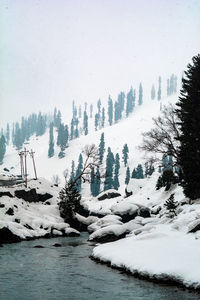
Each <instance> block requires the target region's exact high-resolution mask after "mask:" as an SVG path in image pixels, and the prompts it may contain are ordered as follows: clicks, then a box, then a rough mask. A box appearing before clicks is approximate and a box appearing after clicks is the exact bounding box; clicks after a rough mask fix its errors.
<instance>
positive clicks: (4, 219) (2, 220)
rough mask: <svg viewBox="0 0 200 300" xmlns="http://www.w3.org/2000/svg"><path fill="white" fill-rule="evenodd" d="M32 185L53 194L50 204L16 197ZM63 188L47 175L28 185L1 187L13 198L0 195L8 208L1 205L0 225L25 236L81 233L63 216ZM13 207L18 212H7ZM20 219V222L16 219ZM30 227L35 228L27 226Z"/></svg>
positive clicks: (23, 237) (39, 190)
mask: <svg viewBox="0 0 200 300" xmlns="http://www.w3.org/2000/svg"><path fill="white" fill-rule="evenodd" d="M30 188H36V191H37V193H40V194H45V193H46V192H47V193H50V194H51V195H52V196H53V197H52V198H50V199H48V200H47V201H48V202H49V203H50V205H45V202H37V203H29V202H27V201H24V200H23V199H19V198H17V197H14V191H16V190H22V189H25V190H26V191H28V190H29V189H30ZM59 190H60V189H59V188H58V187H55V186H53V185H52V184H51V183H50V182H48V181H47V180H45V179H43V178H39V179H38V180H31V181H29V182H28V188H25V187H24V185H17V186H13V187H9V188H8V187H1V188H0V191H1V192H10V193H11V194H12V195H13V198H11V197H8V196H2V197H1V198H0V202H1V204H4V205H5V206H4V207H1V208H0V228H3V227H7V228H9V229H10V230H11V231H12V232H13V233H14V234H15V235H17V236H19V237H20V238H21V239H26V238H33V237H42V236H44V235H45V234H47V233H51V231H52V233H53V234H54V235H62V233H61V230H63V231H65V233H66V234H70V233H77V234H78V233H79V232H78V231H77V230H75V229H73V228H71V227H70V226H69V224H67V223H64V220H63V219H62V218H61V217H60V213H59V209H58V192H59ZM9 208H12V209H13V210H14V215H8V214H6V211H7V210H8V209H9ZM16 219H18V220H19V222H20V223H17V222H16V221H15V220H16ZM27 225H28V226H30V227H31V228H32V229H30V228H28V227H25V226H27Z"/></svg>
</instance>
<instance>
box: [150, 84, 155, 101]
mask: <svg viewBox="0 0 200 300" xmlns="http://www.w3.org/2000/svg"><path fill="white" fill-rule="evenodd" d="M155 97H156V90H155V86H154V84H153V85H152V88H151V100H154V99H155Z"/></svg>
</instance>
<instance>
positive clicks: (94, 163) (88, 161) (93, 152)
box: [73, 144, 100, 184]
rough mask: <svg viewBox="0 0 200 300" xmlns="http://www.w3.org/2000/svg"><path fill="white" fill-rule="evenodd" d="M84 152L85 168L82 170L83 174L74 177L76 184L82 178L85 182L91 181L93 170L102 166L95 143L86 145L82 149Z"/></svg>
mask: <svg viewBox="0 0 200 300" xmlns="http://www.w3.org/2000/svg"><path fill="white" fill-rule="evenodd" d="M82 153H83V155H84V156H85V160H84V163H83V169H82V171H81V174H80V175H79V176H78V177H76V178H75V179H74V181H73V183H74V184H75V183H76V182H77V181H78V180H79V179H80V178H81V179H82V180H83V182H90V174H91V170H92V169H93V168H97V167H99V166H100V160H99V150H98V148H97V147H96V146H95V145H94V144H92V145H86V146H85V147H84V149H83V150H82Z"/></svg>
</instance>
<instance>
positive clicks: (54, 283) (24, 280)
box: [0, 233, 200, 300]
mask: <svg viewBox="0 0 200 300" xmlns="http://www.w3.org/2000/svg"><path fill="white" fill-rule="evenodd" d="M87 238H88V234H87V233H83V234H81V236H80V237H73V238H72V237H71V238H54V239H39V240H34V241H25V242H21V243H17V244H8V245H4V246H3V247H2V248H0V300H47V299H48V300H75V299H76V300H86V299H87V300H118V299H121V300H130V299H132V300H164V299H166V300H174V299H175V300H193V299H195V300H197V299H198V300H199V299H200V294H196V293H194V292H189V291H187V290H183V289H181V288H176V287H173V286H166V285H163V284H162V285H160V284H154V283H151V282H148V281H144V280H140V279H135V278H134V277H133V276H128V275H126V274H122V273H120V272H119V271H117V270H113V269H111V268H109V267H107V266H105V265H101V264H97V263H95V262H94V261H92V260H91V259H89V255H90V254H91V251H92V247H93V246H94V245H92V244H91V243H89V242H87ZM55 243H59V244H61V245H62V247H54V246H53V245H54V244H55ZM36 245H41V246H43V247H44V248H34V246H36Z"/></svg>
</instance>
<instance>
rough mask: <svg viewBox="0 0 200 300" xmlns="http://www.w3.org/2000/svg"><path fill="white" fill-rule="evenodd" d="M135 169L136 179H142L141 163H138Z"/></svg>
mask: <svg viewBox="0 0 200 300" xmlns="http://www.w3.org/2000/svg"><path fill="white" fill-rule="evenodd" d="M136 171H137V178H138V179H143V178H144V173H143V168H142V165H141V164H139V165H138V166H137V169H136Z"/></svg>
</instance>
